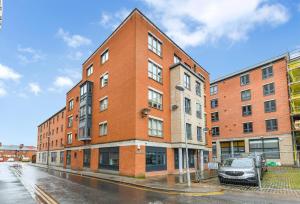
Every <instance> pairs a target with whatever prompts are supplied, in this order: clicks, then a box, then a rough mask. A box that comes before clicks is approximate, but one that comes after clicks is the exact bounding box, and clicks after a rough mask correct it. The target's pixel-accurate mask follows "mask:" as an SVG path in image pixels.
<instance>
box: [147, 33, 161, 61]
mask: <svg viewBox="0 0 300 204" xmlns="http://www.w3.org/2000/svg"><path fill="white" fill-rule="evenodd" d="M161 44H162V43H161V42H160V41H159V40H158V39H156V38H155V37H154V36H153V35H151V34H150V33H149V34H148V48H149V50H151V51H153V52H154V53H156V54H157V55H159V56H161Z"/></svg>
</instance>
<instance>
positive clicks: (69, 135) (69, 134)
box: [67, 133, 72, 144]
mask: <svg viewBox="0 0 300 204" xmlns="http://www.w3.org/2000/svg"><path fill="white" fill-rule="evenodd" d="M67 142H68V144H72V133H68V134H67Z"/></svg>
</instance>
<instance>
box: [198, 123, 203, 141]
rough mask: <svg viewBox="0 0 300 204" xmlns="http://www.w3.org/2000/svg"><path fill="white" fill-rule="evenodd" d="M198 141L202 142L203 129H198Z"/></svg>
mask: <svg viewBox="0 0 300 204" xmlns="http://www.w3.org/2000/svg"><path fill="white" fill-rule="evenodd" d="M197 141H199V142H200V141H202V128H201V127H197Z"/></svg>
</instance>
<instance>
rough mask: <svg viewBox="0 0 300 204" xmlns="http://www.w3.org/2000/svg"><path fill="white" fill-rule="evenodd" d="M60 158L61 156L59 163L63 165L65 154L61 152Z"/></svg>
mask: <svg viewBox="0 0 300 204" xmlns="http://www.w3.org/2000/svg"><path fill="white" fill-rule="evenodd" d="M59 156H60V159H59V162H60V163H61V164H62V163H64V152H63V151H61V152H60V155H59Z"/></svg>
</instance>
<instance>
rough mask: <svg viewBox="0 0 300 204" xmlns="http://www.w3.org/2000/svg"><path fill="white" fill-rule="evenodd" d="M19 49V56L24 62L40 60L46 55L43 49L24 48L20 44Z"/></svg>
mask: <svg viewBox="0 0 300 204" xmlns="http://www.w3.org/2000/svg"><path fill="white" fill-rule="evenodd" d="M17 51H18V55H17V57H18V58H19V59H20V60H21V62H22V63H23V64H28V63H33V62H38V61H40V60H43V59H45V55H44V54H43V53H42V52H41V51H39V50H35V49H33V48H31V47H25V48H23V47H21V46H19V47H18V49H17Z"/></svg>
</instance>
